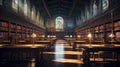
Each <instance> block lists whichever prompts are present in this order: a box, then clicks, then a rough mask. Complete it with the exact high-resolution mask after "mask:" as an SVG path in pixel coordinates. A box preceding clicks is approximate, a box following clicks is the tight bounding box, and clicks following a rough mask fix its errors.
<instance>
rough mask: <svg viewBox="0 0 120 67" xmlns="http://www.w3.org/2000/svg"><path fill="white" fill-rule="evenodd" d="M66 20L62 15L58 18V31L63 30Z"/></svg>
mask: <svg viewBox="0 0 120 67" xmlns="http://www.w3.org/2000/svg"><path fill="white" fill-rule="evenodd" d="M63 25H64V20H63V18H62V17H61V16H58V17H57V18H56V31H63Z"/></svg>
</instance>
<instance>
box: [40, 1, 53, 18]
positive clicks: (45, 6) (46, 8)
mask: <svg viewBox="0 0 120 67" xmlns="http://www.w3.org/2000/svg"><path fill="white" fill-rule="evenodd" d="M42 3H43V6H44V8H45V10H46V12H47V14H48V15H49V17H50V18H51V14H50V12H49V10H48V7H47V5H46V2H45V0H42Z"/></svg>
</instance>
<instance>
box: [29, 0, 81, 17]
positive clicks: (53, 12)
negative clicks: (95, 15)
mask: <svg viewBox="0 0 120 67" xmlns="http://www.w3.org/2000/svg"><path fill="white" fill-rule="evenodd" d="M30 2H31V3H32V4H34V5H35V7H36V8H37V10H39V11H40V12H42V14H43V15H44V16H45V17H46V18H51V17H54V16H65V17H73V16H75V15H77V14H78V13H79V11H80V9H79V6H80V3H81V0H30Z"/></svg>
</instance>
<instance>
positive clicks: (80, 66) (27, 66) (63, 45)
mask: <svg viewBox="0 0 120 67" xmlns="http://www.w3.org/2000/svg"><path fill="white" fill-rule="evenodd" d="M81 54H82V52H81V51H79V50H73V49H72V46H70V45H69V44H68V43H67V42H66V41H64V40H57V41H56V43H55V44H54V45H53V46H52V48H51V49H48V50H44V56H43V58H42V59H41V60H40V61H39V62H35V59H34V58H33V59H32V60H31V61H7V62H0V67H120V63H119V62H113V63H112V62H111V63H107V62H106V63H89V64H88V63H87V64H85V63H83V62H82V58H81Z"/></svg>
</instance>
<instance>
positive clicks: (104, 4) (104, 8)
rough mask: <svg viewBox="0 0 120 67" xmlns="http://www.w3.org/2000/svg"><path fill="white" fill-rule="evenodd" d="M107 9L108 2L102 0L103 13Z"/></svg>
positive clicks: (107, 0)
mask: <svg viewBox="0 0 120 67" xmlns="http://www.w3.org/2000/svg"><path fill="white" fill-rule="evenodd" d="M108 7H109V0H102V8H103V11H105V10H107V9H108Z"/></svg>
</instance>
